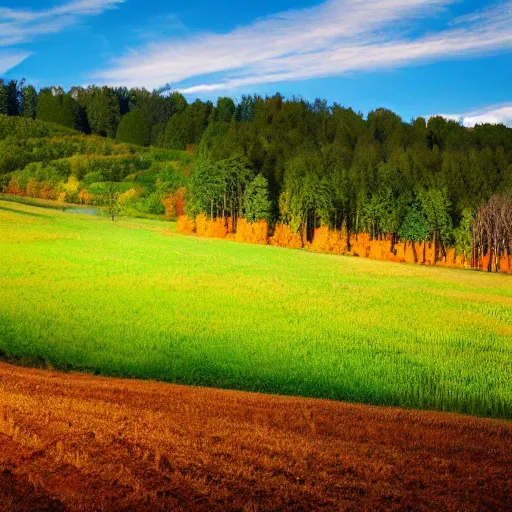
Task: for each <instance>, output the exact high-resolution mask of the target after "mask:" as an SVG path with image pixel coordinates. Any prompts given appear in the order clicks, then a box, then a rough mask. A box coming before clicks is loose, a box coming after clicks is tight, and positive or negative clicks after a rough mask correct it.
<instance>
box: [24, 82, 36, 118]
mask: <svg viewBox="0 0 512 512" xmlns="http://www.w3.org/2000/svg"><path fill="white" fill-rule="evenodd" d="M36 109H37V91H36V90H35V88H34V87H33V86H32V85H28V86H27V87H25V89H23V96H22V102H21V110H22V114H23V117H28V118H29V119H35V118H36Z"/></svg>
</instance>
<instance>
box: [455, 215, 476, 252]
mask: <svg viewBox="0 0 512 512" xmlns="http://www.w3.org/2000/svg"><path fill="white" fill-rule="evenodd" d="M453 235H454V238H455V251H456V252H457V254H459V255H461V256H463V257H464V258H465V259H466V260H469V259H470V258H471V253H472V250H473V212H472V211H471V210H470V209H468V208H466V209H465V210H464V211H463V212H462V219H461V221H460V224H459V227H458V228H457V229H455V230H454V232H453Z"/></svg>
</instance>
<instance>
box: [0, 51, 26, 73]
mask: <svg viewBox="0 0 512 512" xmlns="http://www.w3.org/2000/svg"><path fill="white" fill-rule="evenodd" d="M29 56H30V53H29V52H10V51H0V75H3V74H4V73H5V72H6V71H8V70H9V69H12V68H15V67H16V66H18V65H19V64H21V63H22V62H23V61H24V60H25V59H26V58H27V57H29Z"/></svg>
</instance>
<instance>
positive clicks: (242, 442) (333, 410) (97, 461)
mask: <svg viewBox="0 0 512 512" xmlns="http://www.w3.org/2000/svg"><path fill="white" fill-rule="evenodd" d="M511 475H512V423H507V422H499V421H492V420H484V419H478V418H471V417H464V416H458V415H452V414H439V413H429V412H419V411H405V410H401V409H391V408H377V407H368V406H360V405H350V404H344V403H335V402H329V401H322V400H306V399H298V398H284V397H275V396H263V395H257V394H250V393H239V392H231V391H221V390H215V389H201V388H190V387H183V386H172V385H167V384H160V383H154V382H139V381H126V380H118V379H107V378H100V377H93V376H88V375H79V374H61V373H56V372H51V371H45V370H34V369H26V368H19V367H13V366H10V365H7V364H3V363H0V510H2V511H4V510H5V511H21V510H23V511H28V510H52V511H53V510H56V511H59V510H76V511H78V510H80V511H88V510H105V511H107V510H108V511H117V510H137V511H154V510H173V511H179V510H193V511H195V510H198V511H215V510H240V511H256V510H304V511H305V510H308V511H309V510H425V511H427V510H429V511H430V510H443V511H450V510H464V511H471V510H475V511H476V510H511V506H512V477H511Z"/></svg>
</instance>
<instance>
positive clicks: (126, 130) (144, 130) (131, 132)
mask: <svg viewBox="0 0 512 512" xmlns="http://www.w3.org/2000/svg"><path fill="white" fill-rule="evenodd" d="M116 139H117V140H118V141H120V142H126V143H127V144H136V145H137V146H146V145H147V144H148V142H149V140H148V139H149V134H148V126H147V124H146V119H145V118H144V116H143V114H142V112H141V111H140V110H139V109H135V110H133V111H132V112H128V114H125V115H124V116H123V118H122V119H121V122H120V123H119V127H118V128H117V136H116Z"/></svg>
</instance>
